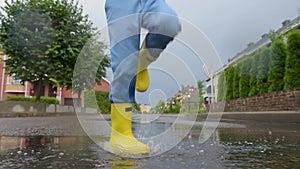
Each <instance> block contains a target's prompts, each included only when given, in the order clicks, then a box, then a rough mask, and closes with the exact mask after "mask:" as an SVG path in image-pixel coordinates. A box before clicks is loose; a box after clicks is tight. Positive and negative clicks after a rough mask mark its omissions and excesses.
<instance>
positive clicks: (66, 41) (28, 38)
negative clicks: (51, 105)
mask: <svg viewBox="0 0 300 169" xmlns="http://www.w3.org/2000/svg"><path fill="white" fill-rule="evenodd" d="M1 9H2V10H3V11H4V13H6V14H0V20H1V24H2V27H1V29H0V43H1V44H2V45H3V49H4V52H5V53H6V54H8V55H9V59H8V60H7V61H6V65H7V73H8V74H9V75H12V76H13V75H18V77H19V79H20V80H21V81H22V82H23V83H24V82H25V81H28V82H31V83H34V82H35V81H38V83H36V84H38V86H37V88H38V89H41V86H42V85H44V84H46V83H52V81H51V80H50V79H55V82H56V83H58V84H59V85H61V86H65V85H67V87H68V88H71V87H72V85H71V84H72V77H73V70H74V65H75V63H76V60H77V57H78V55H79V53H80V51H81V49H82V47H83V46H84V44H85V43H86V42H87V40H88V39H89V38H90V37H91V36H92V35H93V34H94V33H93V32H94V28H93V27H92V23H91V22H90V21H89V20H88V16H87V15H83V9H82V7H80V6H79V4H78V2H77V3H75V2H74V1H73V0H72V1H69V0H28V1H21V0H11V2H8V1H5V5H4V6H3V7H1ZM53 85H56V84H53ZM42 92H43V91H41V90H37V100H39V98H40V96H41V93H42Z"/></svg>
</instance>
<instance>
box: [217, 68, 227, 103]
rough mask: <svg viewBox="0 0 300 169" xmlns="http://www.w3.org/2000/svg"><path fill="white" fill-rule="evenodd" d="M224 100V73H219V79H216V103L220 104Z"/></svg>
mask: <svg viewBox="0 0 300 169" xmlns="http://www.w3.org/2000/svg"><path fill="white" fill-rule="evenodd" d="M225 100H226V79H225V73H224V72H221V74H220V77H219V79H218V97H217V101H218V102H222V101H225Z"/></svg>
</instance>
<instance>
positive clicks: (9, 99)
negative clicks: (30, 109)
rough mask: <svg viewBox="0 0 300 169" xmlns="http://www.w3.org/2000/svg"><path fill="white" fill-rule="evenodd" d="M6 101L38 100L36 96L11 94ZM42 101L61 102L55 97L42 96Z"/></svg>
mask: <svg viewBox="0 0 300 169" xmlns="http://www.w3.org/2000/svg"><path fill="white" fill-rule="evenodd" d="M6 101H22V102H36V98H35V97H32V98H30V97H22V96H10V97H8V98H7V99H6ZM40 103H47V104H59V100H57V99H56V98H54V97H41V100H40Z"/></svg>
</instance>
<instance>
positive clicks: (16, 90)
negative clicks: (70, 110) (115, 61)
mask: <svg viewBox="0 0 300 169" xmlns="http://www.w3.org/2000/svg"><path fill="white" fill-rule="evenodd" d="M7 57H8V56H7V55H5V54H4V53H3V52H2V51H1V50H0V101H4V100H5V99H6V98H8V97H10V96H23V97H32V96H35V93H36V87H35V86H37V85H36V84H31V83H29V82H25V84H24V85H23V84H21V83H20V82H21V81H20V79H18V78H17V77H14V76H8V75H7V74H6V72H5V63H4V62H3V60H6V59H7ZM109 88H110V82H109V81H108V80H107V79H105V78H102V80H101V85H95V88H94V89H95V90H101V91H106V92H108V91H109ZM43 96H46V97H56V98H57V99H58V100H59V101H60V103H61V104H62V105H73V99H75V100H76V99H77V94H76V93H73V92H72V91H71V90H67V89H66V87H64V88H61V87H54V86H52V85H51V84H48V85H45V86H44V93H43ZM80 98H81V101H82V102H81V103H82V105H83V99H82V98H83V95H82V96H81V97H80Z"/></svg>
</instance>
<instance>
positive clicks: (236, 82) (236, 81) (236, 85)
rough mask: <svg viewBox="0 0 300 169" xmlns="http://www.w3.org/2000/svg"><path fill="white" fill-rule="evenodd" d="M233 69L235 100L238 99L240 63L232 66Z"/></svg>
mask: <svg viewBox="0 0 300 169" xmlns="http://www.w3.org/2000/svg"><path fill="white" fill-rule="evenodd" d="M233 69H234V76H233V98H234V99H237V98H239V97H240V77H241V63H238V64H237V65H236V66H233Z"/></svg>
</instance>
